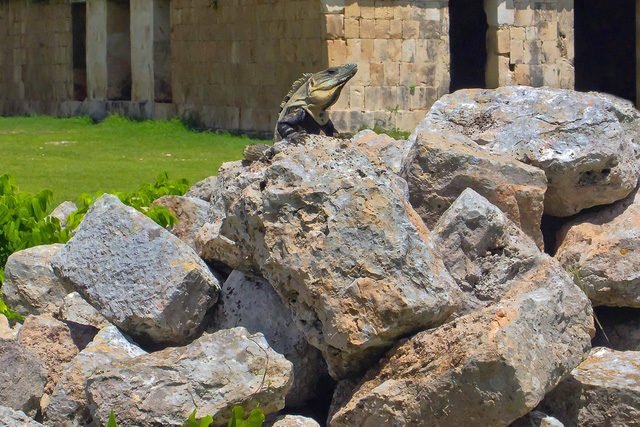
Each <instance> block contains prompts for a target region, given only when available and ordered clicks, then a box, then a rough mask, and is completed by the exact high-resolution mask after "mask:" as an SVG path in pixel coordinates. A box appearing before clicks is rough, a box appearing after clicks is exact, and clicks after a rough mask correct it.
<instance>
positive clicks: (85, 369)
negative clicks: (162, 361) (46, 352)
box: [44, 325, 146, 427]
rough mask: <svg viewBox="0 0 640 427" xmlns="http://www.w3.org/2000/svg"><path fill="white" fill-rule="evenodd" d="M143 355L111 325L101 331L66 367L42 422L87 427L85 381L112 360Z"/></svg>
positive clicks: (87, 404) (88, 423) (87, 405)
mask: <svg viewBox="0 0 640 427" xmlns="http://www.w3.org/2000/svg"><path fill="white" fill-rule="evenodd" d="M143 354H146V352H145V351H144V350H142V349H140V348H138V347H137V346H136V345H135V344H133V343H131V341H130V340H129V339H128V338H127V337H125V336H124V335H122V333H121V332H120V331H119V330H118V328H116V327H115V326H113V325H110V326H107V327H105V328H104V329H102V330H101V331H100V332H98V334H97V335H96V336H95V338H94V339H93V341H92V342H91V343H90V344H89V345H88V346H87V347H86V348H85V349H84V350H82V351H81V352H80V353H79V354H78V355H77V356H76V357H75V358H74V359H73V361H72V362H71V363H70V364H69V365H68V366H67V367H66V369H65V371H64V373H63V375H62V378H61V379H60V380H59V381H58V383H57V385H56V387H55V389H54V390H53V393H52V395H51V399H50V400H49V404H48V406H47V408H46V410H45V413H44V417H45V422H46V423H48V424H50V425H55V426H66V427H73V426H77V425H91V423H92V421H93V419H92V417H91V414H90V411H89V400H88V397H87V395H86V391H85V386H86V382H87V379H89V377H90V376H91V375H93V374H94V373H96V371H97V370H98V369H103V368H105V367H108V366H109V365H110V364H111V362H113V361H114V360H125V359H131V358H133V357H136V356H141V355H143Z"/></svg>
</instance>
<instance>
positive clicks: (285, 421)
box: [272, 415, 320, 427]
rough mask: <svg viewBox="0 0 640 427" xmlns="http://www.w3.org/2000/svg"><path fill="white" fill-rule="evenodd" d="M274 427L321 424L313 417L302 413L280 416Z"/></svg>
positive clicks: (310, 426)
mask: <svg viewBox="0 0 640 427" xmlns="http://www.w3.org/2000/svg"><path fill="white" fill-rule="evenodd" d="M272 427H320V424H318V422H317V421H316V420H314V419H313V418H308V417H303V416H301V415H285V416H284V417H279V418H278V419H277V420H276V421H275V422H274V423H273V424H272Z"/></svg>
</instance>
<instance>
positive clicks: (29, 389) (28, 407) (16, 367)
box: [0, 340, 47, 416]
mask: <svg viewBox="0 0 640 427" xmlns="http://www.w3.org/2000/svg"><path fill="white" fill-rule="evenodd" d="M0 366H2V369H0V405H2V406H6V407H9V408H11V409H14V410H16V411H22V412H24V413H25V414H27V415H29V416H34V415H35V414H36V411H37V410H38V408H39V407H40V398H41V397H42V395H43V394H44V386H45V384H46V383H47V368H46V367H45V365H44V363H43V362H42V360H40V357H39V356H38V355H37V354H36V353H34V352H33V351H32V350H30V349H28V348H24V347H22V346H21V345H20V344H18V342H17V341H15V340H0Z"/></svg>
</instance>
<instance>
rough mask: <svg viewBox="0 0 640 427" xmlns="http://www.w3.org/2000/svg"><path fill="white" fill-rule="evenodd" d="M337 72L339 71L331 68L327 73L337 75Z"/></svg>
mask: <svg viewBox="0 0 640 427" xmlns="http://www.w3.org/2000/svg"><path fill="white" fill-rule="evenodd" d="M336 71H337V70H336V69H335V68H329V69H328V70H327V72H328V73H329V74H335V73H336Z"/></svg>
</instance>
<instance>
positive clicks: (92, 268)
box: [52, 195, 220, 345]
mask: <svg viewBox="0 0 640 427" xmlns="http://www.w3.org/2000/svg"><path fill="white" fill-rule="evenodd" d="M52 264H53V267H54V270H55V271H56V274H58V275H59V276H60V277H62V278H64V279H65V280H66V281H68V282H69V283H71V284H73V286H74V287H75V289H76V290H77V291H78V292H79V293H80V294H81V295H82V296H83V298H85V299H86V300H87V301H88V302H89V303H90V304H91V305H92V306H93V307H95V308H96V309H97V310H98V311H99V312H100V314H102V315H103V316H104V317H105V318H107V320H109V321H110V322H112V323H113V324H114V325H116V326H118V327H119V328H121V329H122V330H123V331H125V332H126V333H127V334H129V335H131V336H133V337H134V338H135V339H139V340H141V341H144V342H150V343H153V344H155V345H166V344H183V343H185V342H187V341H188V340H189V339H191V338H193V337H194V336H195V335H196V334H197V333H198V331H199V330H200V328H201V323H202V321H203V319H204V315H205V314H206V312H207V310H208V309H209V308H210V307H211V306H212V305H213V304H214V303H215V301H216V299H217V296H218V292H219V289H220V287H219V284H218V281H217V279H216V278H215V277H214V276H213V275H212V274H211V272H210V271H209V269H208V267H207V266H206V264H205V263H204V262H203V261H202V260H201V259H200V258H199V257H198V256H197V255H196V253H195V252H194V251H193V250H192V249H191V248H189V247H188V246H187V245H186V244H185V243H183V242H182V241H181V240H180V239H178V238H177V237H175V236H173V235H172V234H171V233H169V232H168V231H166V230H165V229H163V228H162V227H160V226H159V225H157V224H156V223H155V222H153V221H152V220H150V219H149V218H147V217H146V216H144V215H142V214H141V213H139V212H138V211H136V210H135V209H133V208H130V207H128V206H125V205H124V204H122V202H120V200H118V198H117V197H115V196H111V195H104V196H102V197H101V198H99V199H98V200H96V202H95V203H94V204H93V205H92V206H91V208H90V209H89V211H88V212H87V214H86V216H85V217H84V220H83V221H82V223H81V224H80V226H79V227H78V229H77V230H76V233H75V235H74V236H73V238H72V239H71V240H69V242H68V243H67V244H66V245H65V246H64V247H63V248H62V249H61V250H60V251H59V252H58V253H57V254H56V256H55V257H54V259H53V261H52Z"/></svg>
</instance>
